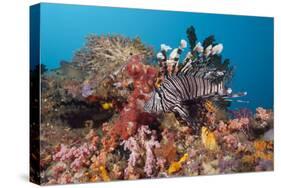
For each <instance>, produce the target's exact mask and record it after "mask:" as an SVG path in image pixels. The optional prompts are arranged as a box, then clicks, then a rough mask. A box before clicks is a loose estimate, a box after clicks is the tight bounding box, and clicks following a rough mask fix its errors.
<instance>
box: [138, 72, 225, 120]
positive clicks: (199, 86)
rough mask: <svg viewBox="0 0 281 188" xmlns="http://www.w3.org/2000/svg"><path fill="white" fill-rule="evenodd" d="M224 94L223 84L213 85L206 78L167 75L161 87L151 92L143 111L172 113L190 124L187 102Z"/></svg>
mask: <svg viewBox="0 0 281 188" xmlns="http://www.w3.org/2000/svg"><path fill="white" fill-rule="evenodd" d="M225 94H226V90H225V88H224V84H223V82H220V83H214V82H212V81H211V80H208V79H206V78H202V77H196V76H189V75H186V74H178V75H175V76H170V75H167V76H165V79H164V81H163V83H162V84H161V86H160V87H159V88H156V89H155V90H154V91H153V93H152V97H151V99H150V100H149V101H148V102H147V103H146V104H145V107H144V110H145V111H147V112H151V113H162V112H174V113H176V114H178V115H179V116H180V117H181V118H182V120H184V121H187V122H191V118H190V117H189V113H188V110H187V106H186V105H187V102H188V101H191V100H195V99H198V98H207V97H211V96H220V95H221V96H223V95H225Z"/></svg>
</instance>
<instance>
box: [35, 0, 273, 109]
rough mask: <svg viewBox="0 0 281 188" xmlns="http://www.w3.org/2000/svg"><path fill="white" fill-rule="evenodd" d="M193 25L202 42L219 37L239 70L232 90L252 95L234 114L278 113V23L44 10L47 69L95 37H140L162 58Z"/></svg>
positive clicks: (75, 9) (255, 19) (215, 16)
mask: <svg viewBox="0 0 281 188" xmlns="http://www.w3.org/2000/svg"><path fill="white" fill-rule="evenodd" d="M190 25H193V26H194V27H195V29H196V33H197V37H198V39H199V41H203V40H204V39H205V37H207V36H209V35H211V34H214V35H215V37H216V40H217V41H218V42H220V43H223V45H224V51H223V53H222V55H223V57H224V58H229V59H230V60H231V64H232V65H234V67H235V75H234V77H233V80H232V82H231V88H232V90H233V91H234V92H235V91H247V92H248V95H247V96H246V97H244V98H243V100H249V102H250V103H249V104H245V103H237V102H235V103H233V106H232V108H239V107H248V108H251V109H255V108H256V107H258V106H263V107H265V108H273V57H274V55H273V18H266V17H250V16H231V15H219V14H199V13H186V12H174V11H155V10H141V9H124V8H122V9H121V8H106V7H94V6H77V5H62V4H46V3H43V4H41V25H40V29H41V31H40V32H41V33H40V34H41V39H40V40H41V41H40V42H41V63H43V64H45V65H47V68H49V69H52V68H57V67H59V62H60V61H61V60H71V59H72V57H73V54H74V53H75V51H76V50H78V49H79V48H81V47H82V46H83V45H84V43H85V38H86V36H87V35H89V34H98V35H102V34H122V35H124V36H128V37H132V38H134V37H137V36H139V37H140V38H141V39H142V41H144V42H145V43H146V44H148V45H150V46H152V47H153V48H154V49H155V51H156V52H157V51H158V50H159V48H160V44H161V43H165V44H168V45H170V46H172V47H177V46H178V43H179V41H180V39H185V38H186V33H185V31H186V28H187V27H189V26H190Z"/></svg>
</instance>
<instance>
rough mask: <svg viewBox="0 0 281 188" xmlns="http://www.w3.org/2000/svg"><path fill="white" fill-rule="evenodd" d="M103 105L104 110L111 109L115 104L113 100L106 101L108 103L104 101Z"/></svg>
mask: <svg viewBox="0 0 281 188" xmlns="http://www.w3.org/2000/svg"><path fill="white" fill-rule="evenodd" d="M101 106H102V108H103V109H104V110H109V109H111V108H112V107H113V104H112V103H111V102H106V103H102V104H101Z"/></svg>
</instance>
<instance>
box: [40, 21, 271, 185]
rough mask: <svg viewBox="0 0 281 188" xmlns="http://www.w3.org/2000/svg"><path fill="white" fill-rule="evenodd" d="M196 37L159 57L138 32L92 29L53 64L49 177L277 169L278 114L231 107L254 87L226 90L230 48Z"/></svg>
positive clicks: (46, 126)
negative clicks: (119, 33) (94, 31)
mask: <svg viewBox="0 0 281 188" xmlns="http://www.w3.org/2000/svg"><path fill="white" fill-rule="evenodd" d="M187 40H188V42H186V41H185V40H181V41H180V44H179V46H178V47H177V48H175V49H172V48H171V47H169V46H168V45H164V44H162V45H161V52H160V53H158V54H156V55H155V54H154V52H153V50H152V48H151V47H148V46H146V45H144V44H143V43H142V42H141V40H140V39H139V38H136V39H130V38H126V37H123V36H112V35H108V36H96V35H90V36H89V37H88V38H87V42H86V45H85V47H83V48H82V49H81V50H79V51H78V52H77V53H76V54H75V55H74V57H73V60H72V61H71V62H62V63H61V67H60V68H58V69H56V70H51V71H47V70H45V69H44V70H45V71H44V72H43V74H42V84H41V85H42V101H41V102H42V108H41V113H42V124H41V130H40V132H41V134H40V146H41V151H40V154H41V156H42V157H41V161H40V167H41V169H42V172H41V174H40V176H41V179H42V183H43V184H44V185H50V184H64V183H83V182H90V181H93V182H97V181H115V180H124V179H143V178H157V177H158V178H159V177H169V176H195V175H208V174H219V173H221V174H226V173H236V172H250V171H269V170H273V148H274V147H273V145H274V142H273V111H272V110H270V109H264V108H262V107H260V108H257V110H256V112H255V113H253V112H251V111H250V110H249V109H238V110H234V111H231V110H229V106H230V105H231V101H230V100H225V99H227V97H229V98H231V97H239V96H243V95H245V93H243V92H238V93H232V91H231V89H230V88H227V87H226V85H227V83H228V82H229V81H230V80H231V78H232V76H233V68H232V66H231V65H230V61H229V60H228V59H225V60H224V59H223V58H222V55H221V53H222V50H223V45H222V44H220V43H217V42H216V41H215V38H214V37H213V36H210V37H207V38H206V39H205V40H204V41H203V42H202V43H200V42H198V41H197V37H196V33H195V29H194V28H193V27H190V28H188V29H187ZM187 48H189V52H187V54H186V57H185V58H184V62H183V63H181V62H179V59H180V58H179V57H180V54H182V52H183V50H186V49H187ZM169 50H171V51H172V52H171V53H170V56H168V51H169ZM187 51H188V50H187ZM154 55H155V56H156V60H157V63H158V65H157V63H155V62H154V60H155V58H152V57H153V56H154ZM195 72H196V74H195ZM186 75H187V77H186ZM190 79H192V81H191V80H190ZM209 80H212V81H213V82H212V84H211V85H210V83H209ZM184 82H186V83H187V82H188V83H191V84H192V85H190V88H184V89H183V90H182V89H179V88H177V87H172V86H171V85H172V84H171V83H176V84H177V85H180V84H181V83H184ZM203 83H204V85H203ZM195 85H196V86H198V87H195ZM184 87H186V86H184ZM171 91H173V92H171ZM213 91H216V92H213ZM176 94H178V95H180V96H181V97H179V98H177V99H174V98H173V97H174V95H176ZM170 98H173V99H174V100H169V99H170ZM186 99H188V100H186ZM171 101H172V102H171Z"/></svg>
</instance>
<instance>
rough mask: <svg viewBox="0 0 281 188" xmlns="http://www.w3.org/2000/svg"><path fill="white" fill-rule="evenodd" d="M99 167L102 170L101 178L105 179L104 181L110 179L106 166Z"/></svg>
mask: <svg viewBox="0 0 281 188" xmlns="http://www.w3.org/2000/svg"><path fill="white" fill-rule="evenodd" d="M99 169H100V172H101V178H102V180H103V181H110V178H109V176H108V173H107V171H106V169H105V167H104V166H100V168H99Z"/></svg>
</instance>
